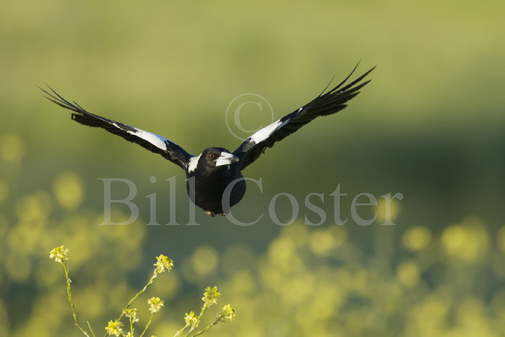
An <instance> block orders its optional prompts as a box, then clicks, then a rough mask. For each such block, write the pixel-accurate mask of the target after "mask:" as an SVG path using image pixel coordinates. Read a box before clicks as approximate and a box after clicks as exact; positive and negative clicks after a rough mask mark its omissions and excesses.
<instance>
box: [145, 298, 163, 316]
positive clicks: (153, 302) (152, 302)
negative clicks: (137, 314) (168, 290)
mask: <svg viewBox="0 0 505 337" xmlns="http://www.w3.org/2000/svg"><path fill="white" fill-rule="evenodd" d="M147 304H149V311H150V312H151V313H153V314H154V313H156V312H158V311H160V309H161V308H162V307H164V306H165V303H163V301H162V300H161V299H160V298H159V297H151V298H150V299H148V300H147Z"/></svg>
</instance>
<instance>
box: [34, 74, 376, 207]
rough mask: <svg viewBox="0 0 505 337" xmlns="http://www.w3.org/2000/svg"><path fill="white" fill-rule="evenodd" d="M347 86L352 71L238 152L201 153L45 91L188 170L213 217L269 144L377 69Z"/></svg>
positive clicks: (332, 108) (332, 107) (91, 122)
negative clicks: (243, 172) (197, 153)
mask: <svg viewBox="0 0 505 337" xmlns="http://www.w3.org/2000/svg"><path fill="white" fill-rule="evenodd" d="M373 69H374V68H372V69H370V70H369V71H367V72H366V73H364V74H363V75H361V76H359V77H358V78H356V79H355V80H354V81H352V82H351V83H349V84H346V82H347V80H349V78H350V76H351V75H352V74H353V73H354V71H355V70H356V67H355V68H354V69H353V71H352V72H351V73H350V74H349V75H348V76H347V77H346V78H345V79H344V80H343V81H342V82H341V83H339V84H338V85H337V86H335V87H334V88H333V89H331V90H329V91H326V89H325V90H324V91H323V92H322V93H321V94H320V95H319V96H317V97H316V98H314V99H313V100H312V101H310V102H309V103H307V104H305V105H304V106H302V107H301V108H299V109H297V110H295V111H293V112H292V113H290V114H288V115H286V116H284V117H282V118H281V119H279V120H277V121H275V122H273V123H272V124H270V125H268V126H266V127H264V128H262V129H260V130H258V131H257V132H255V133H254V134H253V135H251V136H250V137H248V138H247V139H245V140H244V142H242V144H241V145H240V146H239V147H238V148H237V149H236V150H235V151H233V152H231V151H228V150H226V149H225V148H220V147H209V148H206V149H205V150H204V151H202V153H200V154H199V155H191V154H189V153H188V152H186V151H185V150H184V149H183V148H182V147H180V146H179V145H177V144H175V143H173V142H171V141H170V140H168V139H167V138H165V137H162V136H159V135H157V134H154V133H151V132H148V131H144V130H141V129H138V128H135V127H132V126H130V125H126V124H123V123H120V122H116V121H113V120H111V119H108V118H105V117H102V116H99V115H96V114H93V113H91V112H89V111H86V110H85V109H84V108H82V107H81V106H80V105H79V104H78V103H76V102H70V101H68V100H66V99H65V98H63V97H62V96H61V95H59V94H58V93H57V92H56V91H54V90H53V89H51V88H49V90H45V89H42V90H43V92H44V93H45V94H46V95H47V99H49V100H50V101H52V102H54V103H56V104H58V105H59V106H61V107H63V108H65V109H68V110H71V111H73V113H72V119H73V120H74V121H76V122H78V123H80V124H83V125H87V126H91V127H100V128H103V129H105V130H107V131H109V132H111V133H113V134H116V135H118V136H121V137H123V138H125V139H126V140H128V141H131V142H134V143H137V144H139V145H141V146H142V147H144V148H145V149H147V150H149V151H151V152H154V153H158V154H160V155H162V156H163V157H165V158H166V159H168V160H169V161H171V162H173V163H175V164H177V165H178V166H180V167H181V168H182V169H184V171H185V173H186V177H187V192H188V195H189V197H190V199H191V200H192V201H193V202H194V203H195V204H196V205H197V206H199V207H201V208H202V209H204V210H205V211H206V212H207V214H209V215H212V216H214V215H216V214H224V213H227V212H229V209H230V207H232V206H233V205H235V204H237V203H238V202H239V201H240V200H241V199H242V197H243V196H244V194H245V190H246V184H245V182H244V180H243V179H242V178H243V177H242V170H243V169H245V168H246V167H247V166H249V165H250V164H251V163H253V162H254V161H255V160H256V159H257V158H258V157H259V156H260V155H261V154H262V153H263V152H264V151H265V150H266V149H267V148H269V147H272V146H273V145H274V144H275V143H276V142H278V141H280V140H282V139H284V138H285V137H287V136H288V135H290V134H291V133H293V132H295V131H297V130H298V129H300V128H301V127H302V126H304V125H306V124H308V123H309V122H311V121H312V120H314V119H315V118H317V117H319V116H327V115H331V114H334V113H336V112H338V111H340V110H342V109H344V108H345V107H346V106H347V104H346V103H347V102H348V101H349V100H351V99H352V98H353V97H355V96H356V95H358V93H359V90H360V89H361V88H362V87H364V86H365V85H366V84H367V83H369V82H370V80H367V81H364V82H362V80H363V79H364V78H365V77H366V76H367V75H368V74H369V73H370V72H371V71H372V70H373Z"/></svg>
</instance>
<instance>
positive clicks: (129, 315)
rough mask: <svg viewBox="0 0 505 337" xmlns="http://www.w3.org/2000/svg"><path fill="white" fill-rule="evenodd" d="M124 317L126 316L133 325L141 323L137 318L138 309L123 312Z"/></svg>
mask: <svg viewBox="0 0 505 337" xmlns="http://www.w3.org/2000/svg"><path fill="white" fill-rule="evenodd" d="M123 315H125V316H126V317H127V318H128V319H129V320H130V321H131V322H132V323H136V322H138V321H139V319H138V317H137V309H136V308H128V309H125V310H123Z"/></svg>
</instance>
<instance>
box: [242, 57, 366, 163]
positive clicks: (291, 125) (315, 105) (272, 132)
mask: <svg viewBox="0 0 505 337" xmlns="http://www.w3.org/2000/svg"><path fill="white" fill-rule="evenodd" d="M358 65H359V64H357V65H356V66H355V67H354V68H353V69H352V71H351V72H350V73H349V75H347V76H346V77H345V78H344V80H343V81H342V82H340V83H339V84H337V85H336V86H335V87H333V88H332V89H331V90H329V91H327V89H328V86H327V87H326V88H325V90H323V92H322V93H321V94H320V95H319V96H317V97H316V98H314V99H313V100H312V101H310V102H309V103H307V104H306V105H304V106H303V107H301V108H300V109H298V110H296V111H294V112H292V113H290V114H288V115H286V116H284V117H282V118H281V119H279V120H278V121H276V122H274V123H273V124H271V125H269V126H267V127H265V128H263V129H261V130H259V131H257V132H256V133H255V134H253V135H252V136H250V137H249V138H247V139H246V140H245V141H244V142H243V143H242V144H241V145H240V146H239V147H238V148H237V149H236V150H235V152H234V155H236V156H237V157H239V158H240V163H241V168H242V169H243V168H245V167H247V166H248V165H249V164H251V163H252V162H254V161H255V160H256V159H257V158H258V157H259V156H260V155H261V154H262V153H263V152H265V150H266V149H267V148H269V147H272V146H273V145H274V144H275V143H276V142H278V141H280V140H282V139H284V138H285V137H287V136H289V135H290V134H292V133H294V132H296V131H297V130H298V129H300V128H301V127H303V126H304V125H306V124H308V123H309V122H311V121H312V120H314V119H315V118H317V117H319V116H327V115H331V114H334V113H336V112H338V111H340V110H342V109H344V108H345V107H347V102H348V101H350V100H351V99H353V98H354V97H356V96H357V95H358V94H359V90H360V89H361V88H363V87H364V86H365V85H367V84H368V83H370V80H366V81H364V82H362V81H363V79H365V77H366V76H368V74H370V73H371V72H372V71H373V70H374V69H375V67H373V68H372V69H370V70H368V71H367V72H365V73H364V74H362V75H361V76H359V77H357V78H356V79H355V80H353V81H352V82H350V83H348V84H347V85H346V83H347V81H348V80H349V79H350V78H351V76H352V75H353V74H354V72H355V71H356V69H357V68H358ZM269 128H271V129H269Z"/></svg>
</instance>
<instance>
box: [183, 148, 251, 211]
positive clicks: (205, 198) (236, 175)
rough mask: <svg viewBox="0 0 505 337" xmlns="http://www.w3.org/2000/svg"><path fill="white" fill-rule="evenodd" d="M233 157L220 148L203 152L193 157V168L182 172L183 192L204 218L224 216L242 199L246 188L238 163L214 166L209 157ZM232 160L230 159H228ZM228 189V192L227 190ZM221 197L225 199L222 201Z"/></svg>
mask: <svg viewBox="0 0 505 337" xmlns="http://www.w3.org/2000/svg"><path fill="white" fill-rule="evenodd" d="M222 154H224V156H227V155H228V156H233V155H232V154H231V153H230V152H229V151H228V150H226V149H223V148H208V149H205V150H204V151H203V152H202V154H201V155H200V156H197V157H194V159H193V160H194V163H195V162H196V164H194V165H195V166H192V165H190V166H191V167H190V168H189V169H188V171H187V173H186V177H187V179H186V191H187V193H188V195H189V197H190V199H191V201H193V202H194V203H195V204H196V205H197V206H198V207H200V208H202V209H204V210H205V211H206V213H207V214H208V215H211V216H214V215H216V214H224V213H227V211H228V210H229V208H230V207H232V206H234V205H236V204H237V203H238V202H239V201H240V200H241V199H242V197H243V196H244V194H245V190H246V185H245V181H244V180H243V179H242V178H243V176H242V172H241V171H240V165H239V163H238V162H236V161H235V162H232V163H231V164H230V165H219V166H215V165H214V164H213V161H212V159H211V158H209V156H213V155H216V156H221V155H222ZM233 158H236V157H230V159H231V160H233ZM227 188H228V190H227ZM223 196H227V197H226V198H225V200H223Z"/></svg>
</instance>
